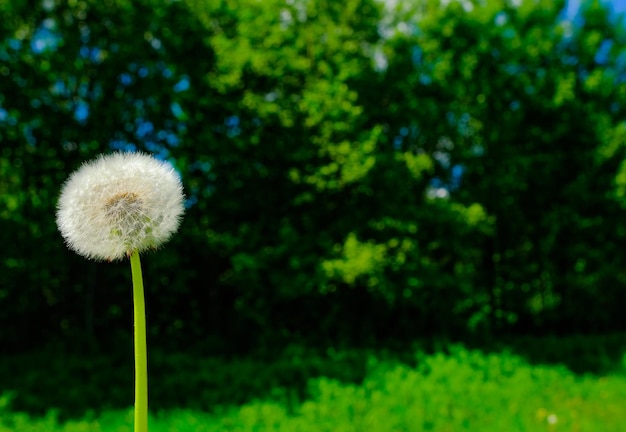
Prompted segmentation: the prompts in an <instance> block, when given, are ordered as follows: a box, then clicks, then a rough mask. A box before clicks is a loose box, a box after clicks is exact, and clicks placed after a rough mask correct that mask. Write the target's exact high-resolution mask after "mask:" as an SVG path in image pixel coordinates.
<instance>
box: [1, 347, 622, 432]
mask: <svg viewBox="0 0 626 432" xmlns="http://www.w3.org/2000/svg"><path fill="white" fill-rule="evenodd" d="M447 351H448V352H447V353H446V354H443V353H435V354H430V355H426V354H421V353H420V354H417V356H416V358H415V361H414V362H413V364H412V365H411V364H407V363H406V362H404V363H402V362H398V361H393V360H389V359H386V360H385V359H380V358H377V357H376V356H371V357H370V359H369V361H368V365H367V373H366V376H365V379H364V380H363V381H362V382H360V383H349V382H345V381H340V380H338V379H332V378H327V377H319V378H315V379H312V380H310V381H309V383H308V391H307V395H308V397H307V398H306V399H304V400H299V399H297V398H294V397H291V396H290V395H289V391H288V390H286V389H281V388H276V389H274V390H273V393H272V392H271V391H270V390H271V389H268V391H267V394H268V397H266V398H263V399H259V400H257V401H249V402H247V403H245V404H243V405H241V406H232V407H222V408H219V409H215V407H213V408H214V409H213V410H212V412H202V411H200V410H197V409H194V410H188V409H167V410H163V411H161V412H157V413H155V414H154V415H153V416H152V417H151V418H150V425H151V429H150V430H151V432H177V431H178V432H185V431H190V432H213V431H232V432H235V431H237V432H248V431H250V432H252V431H254V432H265V431H268V432H269V431H276V432H279V431H280V432H283V431H284V432H314V431H315V432H317V431H329V432H330V431H332V432H358V431H363V432H383V431H385V432H386V431H405V432H410V431H411V432H412V431H415V432H417V431H441V432H444V431H450V432H455V431H479V432H490V431H494V432H496V431H497V432H501V431H508V432H516V431H572V432H574V431H582V432H623V431H624V430H625V429H624V425H626V369H625V368H624V364H623V362H622V366H621V369H620V368H617V369H616V370H615V371H613V372H611V373H609V374H605V375H592V374H575V373H573V372H571V371H570V370H569V369H567V368H565V367H564V366H558V365H540V364H535V365H531V364H529V363H528V362H527V361H526V360H525V359H523V358H521V357H519V356H516V355H513V354H510V353H507V352H500V353H491V354H486V353H483V352H480V351H472V350H467V349H465V348H461V347H454V346H453V347H451V348H449V349H448V350H447ZM248 379H250V380H254V375H249V376H248ZM270 395H271V397H270ZM207 408H208V407H207ZM132 418H133V416H132V410H130V409H129V410H109V411H104V412H101V413H99V414H97V415H95V414H92V415H86V416H85V417H84V418H83V419H81V420H76V419H74V420H67V421H65V422H62V421H59V420H58V419H57V416H56V415H55V413H54V412H53V411H50V412H48V414H47V415H45V416H43V417H31V416H29V415H27V414H22V413H16V412H13V411H11V409H10V404H9V399H8V398H6V397H5V398H3V399H2V400H0V432H8V431H29V432H39V431H41V432H96V431H102V432H126V431H127V432H132Z"/></svg>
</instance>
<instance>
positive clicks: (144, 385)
mask: <svg viewBox="0 0 626 432" xmlns="http://www.w3.org/2000/svg"><path fill="white" fill-rule="evenodd" d="M130 269H131V272H132V274H133V304H134V317H135V432H147V431H148V353H147V348H146V308H145V302H144V296H143V278H142V276H141V262H140V261H139V252H137V251H136V250H135V251H133V253H132V255H131V256H130Z"/></svg>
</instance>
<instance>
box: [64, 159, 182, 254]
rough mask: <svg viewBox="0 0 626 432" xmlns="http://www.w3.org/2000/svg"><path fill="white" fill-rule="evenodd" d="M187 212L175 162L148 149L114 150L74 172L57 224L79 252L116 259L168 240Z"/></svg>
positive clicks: (68, 183)
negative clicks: (158, 158) (136, 151)
mask: <svg viewBox="0 0 626 432" xmlns="http://www.w3.org/2000/svg"><path fill="white" fill-rule="evenodd" d="M182 214H183V193H182V186H181V183H180V179H179V177H178V175H177V174H176V172H175V171H174V169H173V168H172V167H171V166H170V165H169V164H167V163H165V162H161V161H159V160H157V159H155V158H153V157H151V156H148V155H146V154H142V153H114V154H112V155H109V156H100V157H99V158H98V159H95V160H94V161H91V162H88V163H86V164H84V165H83V166H82V167H81V168H80V169H79V170H78V171H76V172H75V173H74V174H72V175H71V176H70V178H69V179H68V181H67V182H66V183H65V185H64V186H63V190H62V192H61V197H60V199H59V205H58V210H57V225H58V227H59V230H60V231H61V234H62V235H63V237H64V238H65V241H66V243H67V245H68V246H69V248H70V249H73V250H74V251H75V252H76V253H78V254H79V255H82V256H84V257H86V258H89V259H95V260H107V261H112V260H119V259H122V258H124V257H125V256H130V255H131V254H132V252H133V251H137V252H144V251H147V250H150V249H155V248H157V247H159V246H160V245H162V244H163V243H165V242H166V241H167V240H169V238H170V237H171V235H172V234H173V233H174V232H175V231H176V230H177V229H178V225H179V222H180V218H181V216H182Z"/></svg>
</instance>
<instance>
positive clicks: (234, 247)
mask: <svg viewBox="0 0 626 432" xmlns="http://www.w3.org/2000/svg"><path fill="white" fill-rule="evenodd" d="M563 8H564V4H563V3H562V2H554V3H552V4H550V5H545V4H538V3H537V2H534V1H531V0H523V1H521V2H509V1H504V0H490V1H487V2H473V1H451V2H445V3H442V2H439V1H434V0H433V1H430V0H428V1H423V2H417V3H415V4H414V2H408V1H407V2H398V3H397V4H396V5H395V6H390V5H386V4H382V3H378V2H376V1H373V0H345V1H342V2H332V1H328V0H289V1H286V2H283V1H278V0H269V1H263V2H259V1H256V0H245V1H238V2H233V1H228V0H210V1H197V0H186V1H166V2H155V1H152V0H139V1H133V2H129V1H126V0H110V1H105V2H97V1H91V0H81V1H78V0H76V1H69V2H60V1H55V0H45V1H43V2H42V3H40V4H39V5H38V6H37V7H32V5H30V4H28V3H27V2H20V1H17V0H11V1H8V0H7V1H3V2H0V18H1V19H0V36H1V39H0V58H1V59H2V62H1V63H0V75H2V77H3V79H2V80H0V125H1V126H2V127H1V129H0V153H1V158H0V191H1V192H2V193H1V194H0V224H1V227H0V228H1V229H0V240H1V241H2V244H4V245H5V247H4V248H2V249H0V263H1V265H2V274H1V276H0V277H1V279H0V303H1V304H2V307H0V326H1V327H2V328H4V329H15V330H12V331H3V332H2V333H0V339H1V340H2V342H3V343H5V344H6V345H7V346H10V347H13V349H21V348H31V347H33V346H34V345H36V344H44V343H50V342H53V343H56V342H61V343H64V344H65V343H68V342H69V340H77V339H78V340H81V341H83V342H84V343H85V344H94V343H96V344H99V345H104V346H115V343H116V341H118V336H119V335H120V334H123V335H125V334H126V333H128V332H130V331H131V329H130V328H128V327H129V326H128V325H127V324H128V322H129V318H128V317H129V316H130V296H129V294H128V281H127V280H126V270H127V269H126V268H121V267H123V266H120V265H113V264H111V265H107V264H95V263H89V262H85V261H84V260H82V259H81V258H78V257H75V256H73V255H72V253H71V252H69V251H67V250H65V248H64V246H63V244H62V241H61V238H60V236H59V235H58V233H57V232H56V227H55V223H54V216H53V215H54V208H55V205H56V200H57V196H58V191H59V189H60V185H61V183H62V182H63V180H64V179H65V178H66V176H67V175H68V173H69V172H71V171H72V170H74V169H75V168H76V167H77V166H78V165H79V164H80V163H81V162H82V161H83V160H85V159H87V158H90V157H93V156H94V155H96V154H98V153H101V152H108V151H111V150H114V149H122V150H134V149H138V150H142V151H148V152H151V153H154V154H156V155H158V156H159V157H161V158H164V159H167V160H169V161H171V162H172V163H173V164H174V165H175V166H176V168H177V169H178V170H179V171H180V173H181V175H182V178H183V182H184V185H185V189H186V193H187V198H188V201H187V207H188V209H187V214H186V217H185V220H184V222H183V225H182V227H181V230H180V233H179V235H178V236H177V237H176V238H175V240H173V242H172V243H171V244H170V245H168V246H167V247H166V248H165V249H164V250H162V251H159V252H158V253H156V254H154V255H151V256H149V257H147V258H146V260H145V262H146V265H147V267H148V268H147V271H146V274H147V281H146V286H147V287H148V294H147V295H148V310H149V317H148V320H149V326H150V332H151V337H152V338H154V339H155V340H157V341H158V343H161V344H163V345H165V346H173V347H176V346H182V345H187V344H198V343H200V344H202V345H203V346H205V347H208V349H224V350H228V351H238V350H242V349H246V348H247V347H250V346H252V345H255V344H259V343H260V344H266V345H267V346H269V345H268V344H272V343H276V342H284V341H286V340H294V339H298V338H305V339H306V340H309V341H313V342H319V343H324V344H327V343H347V344H350V343H371V342H376V341H384V340H388V339H389V338H396V339H400V340H403V339H406V338H414V337H417V336H420V335H425V334H428V335H443V336H458V335H462V334H467V333H479V334H487V335H490V334H495V333H499V332H500V333H510V332H517V331H520V332H528V331H534V330H551V331H557V332H568V331H572V330H574V331H591V330H617V329H623V328H624V326H625V325H626V322H625V321H624V318H623V316H624V315H623V313H622V311H621V310H620V302H619V299H620V298H621V295H620V293H621V290H622V287H621V284H622V283H623V282H624V279H625V277H626V274H625V273H624V270H623V269H622V267H623V265H622V263H623V262H624V259H625V258H626V254H625V253H624V252H623V251H622V248H621V247H620V246H621V244H622V243H623V240H624V237H625V236H626V227H625V225H624V223H623V217H622V215H623V207H624V205H623V197H624V195H625V194H626V193H625V192H624V191H625V190H626V162H624V161H625V153H624V151H623V148H624V146H623V142H624V137H625V136H626V126H625V124H624V122H623V118H624V109H625V106H624V101H625V98H626V85H625V81H624V76H625V75H624V74H625V72H626V71H625V70H624V69H625V67H626V63H625V62H624V59H625V58H626V53H625V52H624V49H623V46H624V33H623V32H624V30H623V25H622V22H621V20H620V19H618V18H617V17H615V16H614V15H612V14H611V13H610V12H609V11H608V10H607V8H606V7H605V6H604V4H603V3H602V2H599V1H588V2H585V3H584V4H583V6H582V7H581V10H580V11H579V12H578V15H577V16H576V17H567V16H565V15H564V13H563ZM42 324H43V325H42Z"/></svg>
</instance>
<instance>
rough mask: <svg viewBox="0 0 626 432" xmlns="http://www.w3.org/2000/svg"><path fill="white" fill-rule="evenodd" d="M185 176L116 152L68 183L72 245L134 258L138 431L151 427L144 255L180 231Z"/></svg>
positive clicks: (61, 207) (66, 215) (65, 201)
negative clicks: (180, 176) (142, 258)
mask: <svg viewBox="0 0 626 432" xmlns="http://www.w3.org/2000/svg"><path fill="white" fill-rule="evenodd" d="M183 199H184V196H183V189H182V185H181V182H180V178H179V177H178V175H177V174H176V172H175V171H174V169H173V168H172V167H171V166H170V165H169V164H167V163H165V162H161V161H159V160H157V159H154V158H153V157H151V156H149V155H146V154H142V153H114V154H111V155H108V156H100V157H99V158H98V159H95V160H93V161H91V162H88V163H86V164H84V165H83V166H82V167H80V169H79V170H78V171H76V172H75V173H73V174H72V175H71V176H70V178H69V179H68V180H67V182H66V183H65V184H64V185H63V188H62V190H61V196H60V198H59V204H58V208H57V214H56V220H57V226H58V227H59V231H60V232H61V235H62V236H63V238H64V239H65V242H66V243H67V245H68V247H69V248H70V249H72V250H74V251H75V252H76V253H78V254H79V255H82V256H84V257H86V258H88V259H94V260H107V261H113V260H120V259H123V258H124V257H129V258H130V265H131V273H132V281H133V305H134V319H135V334H134V342H135V432H146V431H147V430H148V372H147V348H146V317H145V303H144V293H143V278H142V274H141V263H140V260H139V254H140V253H141V252H145V251H147V250H151V249H156V248H157V247H159V246H161V245H162V244H163V243H165V242H166V241H167V240H169V238H170V237H171V236H172V234H173V233H174V232H176V230H177V229H178V225H179V223H180V219H181V217H182V214H183Z"/></svg>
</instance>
